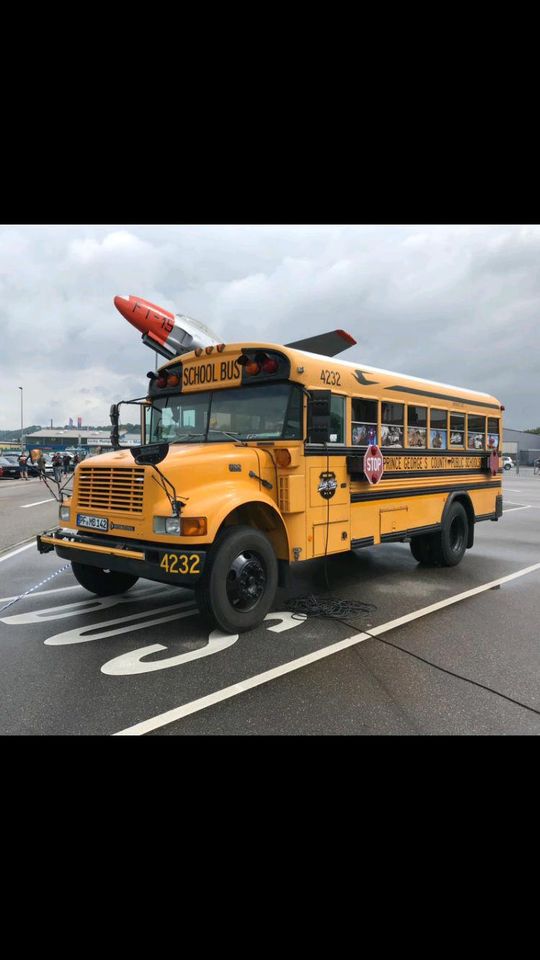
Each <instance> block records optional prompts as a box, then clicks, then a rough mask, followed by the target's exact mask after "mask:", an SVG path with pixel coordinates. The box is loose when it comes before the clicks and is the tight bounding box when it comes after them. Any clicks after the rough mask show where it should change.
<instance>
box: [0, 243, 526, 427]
mask: <svg viewBox="0 0 540 960" xmlns="http://www.w3.org/2000/svg"><path fill="white" fill-rule="evenodd" d="M116 294H135V295H137V296H141V297H144V298H145V299H146V300H151V301H152V302H154V303H156V304H158V305H160V306H163V307H167V308H169V309H170V310H172V311H173V312H175V313H185V314H188V315H189V316H193V317H195V318H197V319H199V320H201V321H202V322H203V323H206V324H207V325H209V326H210V327H212V328H213V329H214V330H215V331H216V333H217V334H218V335H219V336H220V338H222V339H223V340H224V341H225V342H233V341H242V339H255V340H257V339H260V340H269V341H275V342H277V343H283V342H287V341H288V340H296V339H299V338H300V337H302V336H308V335H310V334H314V333H319V332H322V331H324V330H331V329H334V328H336V327H341V328H344V329H345V330H348V331H349V332H350V333H351V334H352V335H353V336H354V337H355V338H356V340H357V341H358V344H357V346H356V347H353V348H352V349H351V350H348V351H346V352H345V353H344V354H343V359H347V360H352V361H354V362H358V363H359V364H362V363H365V364H368V365H372V366H380V367H384V368H387V369H390V370H395V371H399V372H402V373H408V374H413V375H414V376H418V377H427V378H429V379H431V380H442V381H443V382H445V383H452V384H456V385H458V386H463V387H469V388H471V389H477V390H482V391H485V392H487V393H492V394H494V395H495V396H496V397H497V398H498V399H499V400H500V401H501V403H503V404H505V406H506V414H505V418H506V419H505V422H506V425H507V426H509V427H514V428H516V429H525V428H527V427H533V426H539V425H540V390H539V383H540V377H539V355H540V349H539V348H540V333H539V330H540V324H539V321H540V226H427V227H426V226H397V227H392V226H136V225H135V226H132V225H128V226H122V225H111V226H48V227H42V226H40V227H30V226H5V227H0V338H1V339H0V368H1V375H2V388H1V404H0V428H2V429H5V428H8V429H9V428H13V429H15V428H18V427H19V426H20V391H19V390H18V387H19V386H23V387H24V422H25V425H28V424H32V423H35V424H38V423H39V424H41V425H42V426H48V425H49V424H50V421H51V419H53V421H54V424H55V426H63V425H64V424H65V423H67V422H68V418H69V417H72V418H73V420H74V421H75V423H76V420H77V417H78V416H82V418H83V425H84V424H98V423H102V424H108V423H109V419H108V412H109V406H110V404H111V403H112V402H115V401H118V400H122V399H129V398H132V397H139V396H141V395H142V394H144V393H145V392H146V384H147V380H146V376H145V374H146V372H147V370H150V369H153V367H154V354H153V353H152V352H151V351H150V350H148V348H147V347H145V346H143V344H142V342H141V339H140V334H139V333H138V332H137V330H135V328H133V327H132V326H130V325H129V324H128V323H127V322H126V321H125V320H124V319H123V318H122V317H121V315H120V314H119V313H118V312H117V310H116V309H115V307H114V305H113V297H114V296H115V295H116ZM126 419H127V417H126ZM132 419H136V417H135V416H133V418H132Z"/></svg>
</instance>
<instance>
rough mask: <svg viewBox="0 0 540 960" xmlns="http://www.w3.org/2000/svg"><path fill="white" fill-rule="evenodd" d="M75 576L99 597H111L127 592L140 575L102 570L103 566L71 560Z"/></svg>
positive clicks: (83, 585)
mask: <svg viewBox="0 0 540 960" xmlns="http://www.w3.org/2000/svg"><path fill="white" fill-rule="evenodd" d="M71 569H72V570H73V576H74V577H75V579H76V580H78V581H79V583H80V585H81V587H84V588H85V589H86V590H89V591H90V593H95V594H96V596H97V597H110V596H113V595H114V594H116V593H125V591H126V590H129V588H130V587H132V586H133V584H134V583H137V580H138V579H139V578H138V577H134V576H132V575H131V574H129V573H118V572H117V571H115V570H102V569H101V567H90V566H88V564H86V563H76V562H75V561H74V560H72V562H71Z"/></svg>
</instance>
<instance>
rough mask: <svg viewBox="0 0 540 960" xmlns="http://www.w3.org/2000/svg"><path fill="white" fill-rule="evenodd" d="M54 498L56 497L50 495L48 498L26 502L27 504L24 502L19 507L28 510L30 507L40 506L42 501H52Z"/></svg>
mask: <svg viewBox="0 0 540 960" xmlns="http://www.w3.org/2000/svg"><path fill="white" fill-rule="evenodd" d="M53 500H54V497H49V498H48V499H47V500H36V502H35V503H25V504H22V505H21V506H20V507H19V509H20V510H28V507H39V505H40V503H52V502H53Z"/></svg>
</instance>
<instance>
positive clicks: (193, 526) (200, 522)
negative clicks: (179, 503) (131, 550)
mask: <svg viewBox="0 0 540 960" xmlns="http://www.w3.org/2000/svg"><path fill="white" fill-rule="evenodd" d="M206 531H207V523H206V517H154V533H161V534H162V535H163V534H164V533H168V534H172V535H173V536H177V537H178V536H182V537H201V536H202V537H205V536H206Z"/></svg>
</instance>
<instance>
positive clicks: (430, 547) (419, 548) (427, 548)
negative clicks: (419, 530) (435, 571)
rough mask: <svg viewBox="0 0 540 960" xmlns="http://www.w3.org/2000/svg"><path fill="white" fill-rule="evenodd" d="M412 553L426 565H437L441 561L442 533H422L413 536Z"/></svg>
mask: <svg viewBox="0 0 540 960" xmlns="http://www.w3.org/2000/svg"><path fill="white" fill-rule="evenodd" d="M410 548H411V553H412V555H413V557H414V559H415V560H418V562H419V563H424V564H425V565H426V566H435V565H436V564H438V563H440V562H441V553H440V535H439V534H438V533H428V534H422V535H421V536H419V537H413V538H412V540H411V542H410Z"/></svg>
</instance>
